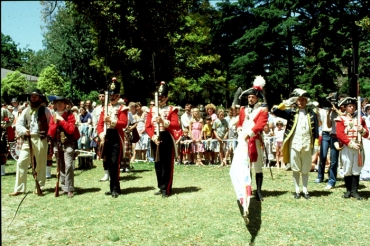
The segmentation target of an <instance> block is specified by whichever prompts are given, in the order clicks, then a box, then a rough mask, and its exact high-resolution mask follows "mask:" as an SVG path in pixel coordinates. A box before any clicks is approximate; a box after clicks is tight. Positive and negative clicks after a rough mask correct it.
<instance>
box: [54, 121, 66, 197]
mask: <svg viewBox="0 0 370 246" xmlns="http://www.w3.org/2000/svg"><path fill="white" fill-rule="evenodd" d="M57 148H58V154H57V182H56V185H55V192H54V195H55V197H58V196H59V180H60V175H61V174H60V172H63V171H64V170H65V165H64V151H63V146H62V141H61V140H60V128H59V124H58V126H57Z"/></svg>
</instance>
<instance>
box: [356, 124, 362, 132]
mask: <svg viewBox="0 0 370 246" xmlns="http://www.w3.org/2000/svg"><path fill="white" fill-rule="evenodd" d="M363 130H364V128H363V127H362V125H358V126H357V131H358V132H360V133H362V132H363Z"/></svg>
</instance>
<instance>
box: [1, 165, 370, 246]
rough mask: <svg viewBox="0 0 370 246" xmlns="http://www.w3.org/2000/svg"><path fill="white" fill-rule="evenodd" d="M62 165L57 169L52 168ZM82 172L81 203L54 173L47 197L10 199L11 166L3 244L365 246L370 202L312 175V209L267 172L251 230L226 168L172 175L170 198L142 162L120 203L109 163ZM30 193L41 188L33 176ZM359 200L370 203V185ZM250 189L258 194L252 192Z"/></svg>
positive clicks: (183, 169)
mask: <svg viewBox="0 0 370 246" xmlns="http://www.w3.org/2000/svg"><path fill="white" fill-rule="evenodd" d="M54 165H55V164H54ZM94 165H95V166H94V168H93V169H91V170H87V171H83V170H76V171H75V187H76V192H75V197H74V198H72V199H68V198H67V197H66V196H65V195H64V196H60V197H57V198H56V197H54V187H55V182H56V178H55V170H56V168H55V166H54V167H53V169H52V172H53V174H54V176H53V178H52V179H49V180H47V183H46V190H45V192H44V193H45V196H43V197H38V196H37V195H34V194H32V193H29V194H28V195H27V197H26V198H25V199H24V200H23V202H22V203H21V205H20V208H19V210H18V212H17V214H16V217H15V219H14V221H13V222H12V223H11V221H12V219H13V217H14V214H15V211H16V210H17V207H18V205H19V203H20V202H21V200H22V199H23V197H24V195H21V196H17V197H9V196H8V193H10V192H12V191H13V187H14V179H15V164H14V161H13V162H12V161H8V164H7V166H6V172H7V175H6V176H3V177H1V205H2V208H1V219H2V231H1V232H2V245H161V246H162V245H194V246H195V245H249V244H250V243H251V242H252V243H254V244H255V245H348V244H351V245H352V246H354V245H368V242H369V240H370V236H369V235H370V232H369V228H370V227H369V225H370V204H369V200H365V201H357V200H353V199H343V198H341V195H342V193H343V192H344V183H343V180H342V179H340V180H339V182H338V184H337V187H336V188H335V189H333V190H331V191H324V190H323V188H324V187H325V185H326V184H325V183H322V184H314V183H313V181H314V179H315V178H316V173H310V181H309V187H308V188H309V191H310V194H311V196H312V199H311V200H305V199H303V198H301V199H300V200H295V199H293V193H292V191H293V190H294V187H293V182H292V178H291V175H292V173H291V172H286V171H283V170H279V169H273V170H272V171H273V174H274V180H272V179H271V177H270V173H269V170H268V169H264V175H265V179H264V184H263V190H264V192H263V194H264V195H265V201H264V202H262V203H260V202H257V201H256V200H255V199H254V198H253V199H252V200H251V205H250V215H249V219H250V224H249V225H248V226H245V225H244V222H243V220H242V217H241V216H240V212H239V208H238V206H237V203H236V197H235V194H234V190H233V187H232V184H231V181H230V177H229V168H227V167H226V168H218V167H217V166H204V167H197V166H183V165H181V166H178V165H176V166H175V174H174V183H173V195H172V196H170V197H169V198H167V199H166V198H162V197H160V196H154V195H153V193H154V192H155V191H157V188H156V178H155V172H154V167H153V164H148V163H143V164H139V163H135V164H134V167H135V170H134V171H133V172H131V173H122V174H121V189H122V192H123V195H121V196H119V197H118V198H116V199H114V198H112V197H110V196H105V195H104V192H105V191H107V190H108V187H109V183H108V182H98V180H99V179H100V178H101V177H102V176H103V168H102V164H101V162H99V161H95V162H94ZM28 173H29V175H28V183H27V185H28V186H27V187H28V190H29V191H32V189H33V188H34V181H33V179H32V176H31V170H28ZM360 185H361V187H360V188H361V190H360V194H361V195H362V196H364V197H366V198H368V197H369V196H370V191H369V190H370V189H369V188H370V183H369V182H361V183H360ZM253 187H254V188H255V186H254V184H253Z"/></svg>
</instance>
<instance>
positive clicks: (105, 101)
mask: <svg viewBox="0 0 370 246" xmlns="http://www.w3.org/2000/svg"><path fill="white" fill-rule="evenodd" d="M107 115H108V91H104V116H103V117H104V136H105V137H104V141H103V142H101V143H100V159H102V160H103V161H105V160H106V159H105V154H104V145H105V141H107V123H105V117H106V116H107Z"/></svg>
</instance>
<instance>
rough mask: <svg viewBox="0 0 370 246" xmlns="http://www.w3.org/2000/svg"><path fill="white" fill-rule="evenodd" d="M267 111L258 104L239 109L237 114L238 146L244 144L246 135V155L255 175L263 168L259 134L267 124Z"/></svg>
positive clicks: (261, 141) (261, 142) (261, 140)
mask: <svg viewBox="0 0 370 246" xmlns="http://www.w3.org/2000/svg"><path fill="white" fill-rule="evenodd" d="M267 120H268V111H267V108H265V107H261V106H260V104H259V103H256V104H255V105H253V107H249V105H248V106H246V107H241V108H240V113H239V122H238V124H237V129H238V132H239V137H238V144H239V143H242V142H245V137H246V136H247V135H248V136H249V137H250V138H249V139H248V143H247V144H248V153H249V158H250V161H251V162H252V163H254V168H255V171H256V173H261V172H262V166H263V148H262V144H263V139H262V137H261V132H262V131H263V128H264V127H265V125H266V124H267Z"/></svg>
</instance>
